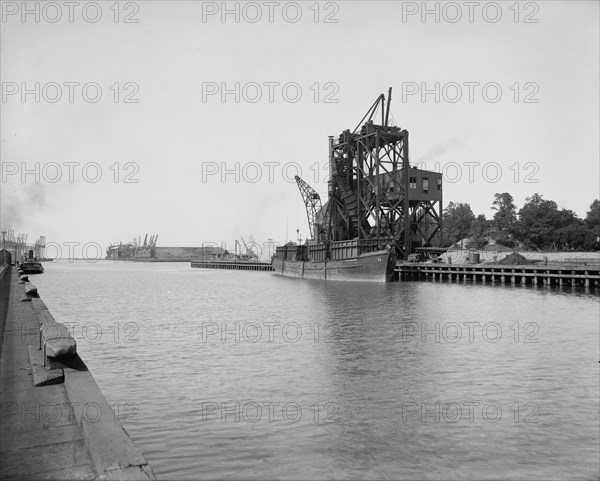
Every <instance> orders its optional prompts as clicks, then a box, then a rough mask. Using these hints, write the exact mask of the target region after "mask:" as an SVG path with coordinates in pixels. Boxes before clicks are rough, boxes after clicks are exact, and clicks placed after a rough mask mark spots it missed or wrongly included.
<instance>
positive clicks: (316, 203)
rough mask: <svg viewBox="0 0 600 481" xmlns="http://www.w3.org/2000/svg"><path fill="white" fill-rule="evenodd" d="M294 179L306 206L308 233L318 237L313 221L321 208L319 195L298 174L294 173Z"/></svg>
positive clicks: (315, 220) (319, 213)
mask: <svg viewBox="0 0 600 481" xmlns="http://www.w3.org/2000/svg"><path fill="white" fill-rule="evenodd" d="M294 179H296V184H298V189H299V190H300V195H302V200H303V201H304V206H305V207H306V216H307V217H308V230H309V232H310V235H311V236H313V238H314V239H317V238H318V237H319V233H318V232H315V223H317V218H318V216H319V215H321V213H322V210H323V207H322V205H321V196H320V195H319V193H318V192H317V191H316V190H315V189H313V188H312V187H311V186H310V185H308V184H307V183H306V182H304V181H303V180H302V179H301V178H300V177H299V176H297V175H296V176H295V177H294Z"/></svg>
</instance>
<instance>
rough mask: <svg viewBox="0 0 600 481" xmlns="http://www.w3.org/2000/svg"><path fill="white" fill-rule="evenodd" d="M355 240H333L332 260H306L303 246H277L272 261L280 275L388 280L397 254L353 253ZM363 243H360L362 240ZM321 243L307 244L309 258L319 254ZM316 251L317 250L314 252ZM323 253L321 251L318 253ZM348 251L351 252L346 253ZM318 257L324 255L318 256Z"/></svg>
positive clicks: (362, 280) (382, 251)
mask: <svg viewBox="0 0 600 481" xmlns="http://www.w3.org/2000/svg"><path fill="white" fill-rule="evenodd" d="M356 244H357V241H346V242H334V243H332V245H334V247H333V249H331V253H332V254H333V257H334V258H333V259H322V260H313V259H311V260H308V259H307V258H306V254H307V252H306V247H307V246H297V245H288V246H284V247H278V248H277V251H276V254H275V256H273V259H272V261H271V265H272V267H273V270H274V271H275V272H276V273H277V274H280V275H283V276H289V277H300V278H304V279H326V280H335V281H360V282H390V281H391V280H392V278H393V276H394V269H395V267H396V255H395V254H394V252H393V250H392V249H390V248H387V249H383V250H379V249H378V250H371V252H364V253H361V254H356V250H358V249H357V245H356ZM361 244H362V243H361ZM320 247H321V246H320V245H315V246H308V248H309V249H310V250H311V251H313V252H311V257H316V258H318V257H319V254H320V252H319V251H320V250H321V251H322V250H323V249H321V248H320ZM315 251H316V252H315ZM321 254H322V253H321ZM348 254H350V255H348ZM321 257H324V256H322V255H321Z"/></svg>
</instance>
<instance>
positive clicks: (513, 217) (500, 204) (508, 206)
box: [492, 192, 517, 231]
mask: <svg viewBox="0 0 600 481" xmlns="http://www.w3.org/2000/svg"><path fill="white" fill-rule="evenodd" d="M492 210H495V211H496V213H495V214H494V217H493V218H492V225H493V226H494V227H496V228H497V229H498V230H504V229H506V230H507V231H508V230H510V229H511V228H512V227H513V225H514V223H515V222H516V221H517V207H516V206H515V204H514V199H513V196H512V195H510V194H509V193H508V192H503V193H502V194H498V193H496V194H494V202H493V203H492Z"/></svg>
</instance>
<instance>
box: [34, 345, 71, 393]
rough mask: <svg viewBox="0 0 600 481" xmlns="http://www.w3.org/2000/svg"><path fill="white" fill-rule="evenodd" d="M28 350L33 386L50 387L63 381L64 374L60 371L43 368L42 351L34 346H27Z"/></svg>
mask: <svg viewBox="0 0 600 481" xmlns="http://www.w3.org/2000/svg"><path fill="white" fill-rule="evenodd" d="M28 348H29V364H30V365H31V372H32V374H33V385H34V386H38V387H41V386H51V385H52V384H62V383H63V382H64V381H65V374H64V371H63V370H62V369H51V368H50V366H48V367H44V355H43V354H42V351H40V350H39V349H36V348H35V347H34V346H28Z"/></svg>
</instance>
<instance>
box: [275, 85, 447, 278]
mask: <svg viewBox="0 0 600 481" xmlns="http://www.w3.org/2000/svg"><path fill="white" fill-rule="evenodd" d="M391 95H392V89H391V88H390V89H389V92H388V96H387V99H386V97H385V95H384V94H381V95H380V96H379V97H378V98H377V99H376V100H375V103H374V104H373V105H372V106H371V108H370V109H369V110H368V111H367V113H366V114H365V115H364V116H363V118H362V120H361V121H360V122H359V123H358V126H357V127H356V128H355V129H354V130H353V131H350V129H347V130H344V131H343V132H342V133H341V134H340V135H339V136H338V137H337V139H335V138H334V137H333V136H330V137H329V180H328V195H327V197H328V198H327V201H326V202H325V203H324V204H323V205H321V197H320V195H319V193H318V192H316V191H315V190H314V189H313V188H312V187H311V186H310V185H308V184H307V183H306V182H305V181H304V180H302V179H301V178H300V177H298V176H296V183H297V185H298V189H299V190H300V194H301V195H302V199H303V201H304V205H305V208H306V213H307V218H308V229H309V233H310V234H309V236H307V237H310V238H309V239H307V240H306V241H305V243H304V244H302V243H301V242H300V240H299V242H298V243H297V244H294V243H288V244H286V245H284V246H280V247H277V249H276V251H275V255H274V256H273V257H272V259H271V265H272V266H273V270H274V271H275V272H276V273H277V274H281V275H284V276H293V277H302V278H309V279H327V280H346V281H368V282H389V281H392V280H394V277H395V276H394V273H395V267H396V261H397V260H398V259H401V260H403V259H407V258H408V256H409V255H410V253H411V252H412V251H413V250H414V249H415V248H417V247H421V248H422V247H427V246H431V242H433V239H434V236H436V234H438V233H439V234H438V235H439V236H440V237H441V227H442V215H441V213H442V174H441V173H439V172H433V171H427V170H422V169H417V168H416V167H413V166H411V165H410V163H409V160H408V131H407V130H405V129H401V128H400V127H399V126H397V125H391V122H390V103H391ZM380 114H381V117H380V118H381V121H380V122H378V123H375V121H374V119H376V118H379V115H380Z"/></svg>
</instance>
